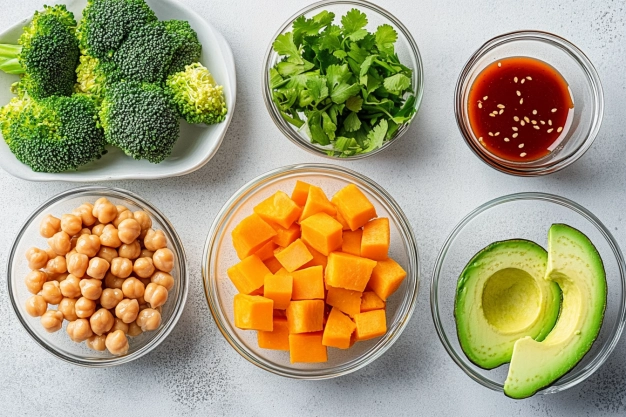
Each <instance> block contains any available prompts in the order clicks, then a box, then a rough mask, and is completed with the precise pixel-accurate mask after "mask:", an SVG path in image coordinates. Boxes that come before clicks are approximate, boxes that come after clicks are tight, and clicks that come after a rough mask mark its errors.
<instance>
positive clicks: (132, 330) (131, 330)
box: [126, 321, 143, 337]
mask: <svg viewBox="0 0 626 417" xmlns="http://www.w3.org/2000/svg"><path fill="white" fill-rule="evenodd" d="M126 333H127V334H128V336H132V337H135V336H139V335H140V334H141V333H143V330H141V327H139V325H137V322H136V321H134V322H132V323H130V324H129V325H128V332H126Z"/></svg>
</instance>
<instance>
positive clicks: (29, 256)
mask: <svg viewBox="0 0 626 417" xmlns="http://www.w3.org/2000/svg"><path fill="white" fill-rule="evenodd" d="M26 260H27V261H28V267H29V268H30V269H41V268H43V267H45V266H46V264H47V263H48V254H47V253H46V251H43V250H41V249H39V248H35V247H32V248H30V249H28V250H27V251H26Z"/></svg>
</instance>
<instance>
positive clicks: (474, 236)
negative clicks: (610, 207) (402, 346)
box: [431, 193, 626, 399]
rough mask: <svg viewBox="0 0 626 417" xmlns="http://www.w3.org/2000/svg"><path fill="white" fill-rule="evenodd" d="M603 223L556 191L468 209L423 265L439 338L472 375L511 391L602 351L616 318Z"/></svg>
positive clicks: (613, 267)
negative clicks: (431, 264) (430, 265)
mask: <svg viewBox="0 0 626 417" xmlns="http://www.w3.org/2000/svg"><path fill="white" fill-rule="evenodd" d="M625 286H626V264H625V263H624V258H623V255H622V252H621V250H620V248H619V246H618V244H617V242H616V241H615V239H614V238H613V236H612V235H611V232H610V231H609V230H608V229H607V228H606V227H605V226H604V225H603V224H602V223H601V222H600V220H598V219H597V218H596V217H595V216H594V215H593V214H592V213H591V212H590V211H588V210H587V209H585V208H584V207H582V206H580V205H579V204H577V203H575V202H573V201H570V200H568V199H565V198H563V197H559V196H555V195H551V194H543V193H519V194H511V195H507V196H503V197H500V198H497V199H495V200H492V201H489V202H487V203H485V204H483V205H482V206H480V207H478V208H476V209H475V210H473V211H472V212H471V213H469V214H468V215H467V216H465V218H463V220H461V222H460V223H459V224H458V225H457V226H456V227H455V228H454V230H453V231H452V233H451V234H450V235H449V237H448V238H447V240H446V241H445V243H444V245H443V247H442V249H441V251H440V252H439V256H438V258H437V262H436V265H435V268H434V271H433V276H432V283H431V309H432V315H433V320H434V322H435V327H436V329H437V332H438V335H439V338H440V339H441V342H442V343H443V345H444V347H445V348H446V350H447V352H448V354H449V355H450V357H451V358H452V359H453V360H454V362H455V363H456V364H457V365H458V366H459V367H460V368H461V369H462V370H463V371H464V372H465V373H466V374H467V375H468V376H469V377H470V378H472V379H473V380H474V381H476V382H478V383H479V384H481V385H483V386H485V387H487V388H490V389H492V390H495V391H500V392H503V393H504V394H505V395H507V396H509V397H511V398H515V399H521V398H527V397H530V396H532V395H535V394H552V393H557V392H560V391H563V390H566V389H568V388H571V387H573V386H575V385H577V384H579V383H581V382H582V381H584V380H585V379H587V378H588V377H589V376H590V375H592V374H593V373H594V372H595V371H596V370H598V368H600V366H602V364H603V363H604V362H605V361H606V359H607V358H608V356H609V355H610V354H611V352H612V351H613V349H614V348H615V346H616V344H617V342H618V341H619V338H620V335H621V334H622V331H623V328H624V323H625V320H626V305H625V303H624V301H625V300H624V287H625Z"/></svg>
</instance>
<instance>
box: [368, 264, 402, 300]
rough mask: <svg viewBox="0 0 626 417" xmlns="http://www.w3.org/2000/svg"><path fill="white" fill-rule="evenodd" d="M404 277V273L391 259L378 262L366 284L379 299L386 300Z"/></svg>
mask: <svg viewBox="0 0 626 417" xmlns="http://www.w3.org/2000/svg"><path fill="white" fill-rule="evenodd" d="M405 277H406V271H405V270H404V269H403V268H402V267H401V266H400V265H399V264H398V263H397V262H396V261H394V260H393V259H391V258H388V259H385V260H384V261H378V263H377V264H376V267H375V268H374V270H373V271H372V277H371V278H370V282H369V283H368V284H367V286H368V288H369V289H371V290H372V291H374V292H375V293H376V295H378V296H379V297H380V298H381V299H383V300H385V301H386V300H387V298H389V296H390V295H391V294H393V293H394V292H395V291H396V290H397V289H398V287H399V286H400V284H402V281H403V280H404V278H405Z"/></svg>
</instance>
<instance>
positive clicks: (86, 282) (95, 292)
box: [80, 278, 102, 301]
mask: <svg viewBox="0 0 626 417" xmlns="http://www.w3.org/2000/svg"><path fill="white" fill-rule="evenodd" d="M80 293H81V294H82V295H83V297H85V298H87V299H89V300H94V301H95V300H97V299H99V298H100V296H101V295H102V281H100V280H99V279H92V278H87V279H81V280H80Z"/></svg>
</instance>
